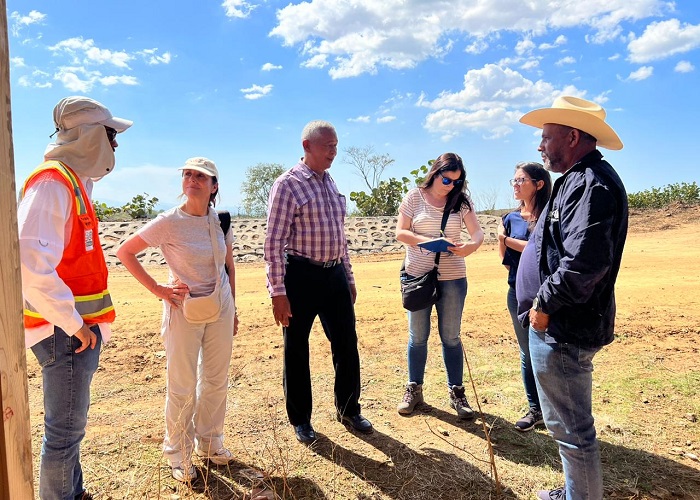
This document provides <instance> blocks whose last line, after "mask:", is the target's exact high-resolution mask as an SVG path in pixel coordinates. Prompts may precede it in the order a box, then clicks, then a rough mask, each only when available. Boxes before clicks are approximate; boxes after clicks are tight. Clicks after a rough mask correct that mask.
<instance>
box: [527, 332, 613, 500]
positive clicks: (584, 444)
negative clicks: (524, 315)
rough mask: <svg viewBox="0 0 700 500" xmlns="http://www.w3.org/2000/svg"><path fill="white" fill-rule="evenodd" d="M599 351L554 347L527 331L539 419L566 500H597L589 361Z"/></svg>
mask: <svg viewBox="0 0 700 500" xmlns="http://www.w3.org/2000/svg"><path fill="white" fill-rule="evenodd" d="M599 350H600V347H595V348H582V347H576V346H575V345H572V344H558V343H556V342H555V341H554V339H552V338H551V337H550V336H549V335H547V334H546V333H545V332H539V331H537V330H535V329H534V328H532V327H530V358H531V359H532V367H533V369H534V371H535V380H536V381H537V390H538V392H539V395H540V403H541V405H542V415H543V417H544V423H545V425H546V426H547V430H548V431H549V433H550V434H551V435H552V437H553V438H554V440H555V441H556V442H557V444H558V445H559V455H560V456H561V463H562V468H563V469H564V479H565V480H566V499H567V500H580V499H581V500H583V499H585V500H599V499H602V498H603V471H602V465H601V461H600V449H599V447H598V441H597V439H596V431H595V426H594V421H593V411H592V406H593V404H592V401H591V398H592V390H593V357H594V356H595V355H596V353H597V352H598V351H599Z"/></svg>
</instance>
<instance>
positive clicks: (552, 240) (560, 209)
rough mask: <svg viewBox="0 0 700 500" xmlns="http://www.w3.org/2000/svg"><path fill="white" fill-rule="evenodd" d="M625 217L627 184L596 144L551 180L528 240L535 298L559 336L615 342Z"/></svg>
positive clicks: (588, 342) (583, 343) (585, 343)
mask: <svg viewBox="0 0 700 500" xmlns="http://www.w3.org/2000/svg"><path fill="white" fill-rule="evenodd" d="M627 218H628V208H627V193H626V192H625V187H624V186H623V184H622V181H621V180H620V177H619V176H618V175H617V172H615V170H614V169H613V168H612V166H611V165H610V164H609V163H608V162H607V161H605V160H603V155H602V154H601V153H600V152H599V151H597V150H596V151H592V152H591V153H589V154H587V155H586V156H584V157H583V158H582V159H581V160H580V161H579V162H578V163H576V164H575V165H574V166H573V167H571V168H570V169H569V170H568V171H567V172H566V173H565V174H564V175H562V176H561V177H560V178H559V179H557V180H556V182H555V183H554V187H553V190H552V197H551V199H550V201H549V203H548V204H547V207H546V208H545V210H544V211H543V213H542V214H541V216H540V218H539V221H538V224H537V227H536V228H535V231H534V233H533V236H532V239H531V241H530V243H534V244H535V245H536V248H537V262H539V269H540V282H541V283H542V284H541V286H540V290H539V293H538V297H539V300H540V301H541V303H542V310H543V312H545V313H547V314H549V315H550V318H549V328H548V333H549V334H550V335H551V336H552V337H553V338H554V339H556V340H557V342H560V343H571V344H575V345H578V346H580V347H598V346H603V345H606V344H609V343H610V342H612V341H613V337H614V335H613V330H614V324H615V290H614V289H615V280H616V279H617V274H618V271H619V270H620V261H621V259H622V250H623V248H624V245H625V239H626V237H627Z"/></svg>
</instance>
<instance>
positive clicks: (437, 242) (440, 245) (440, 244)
mask: <svg viewBox="0 0 700 500" xmlns="http://www.w3.org/2000/svg"><path fill="white" fill-rule="evenodd" d="M418 246H419V247H421V248H423V249H424V250H428V251H429V252H435V253H437V252H447V247H453V246H454V244H453V243H451V242H450V241H449V240H446V239H445V238H435V239H434V240H428V241H424V242H422V243H418Z"/></svg>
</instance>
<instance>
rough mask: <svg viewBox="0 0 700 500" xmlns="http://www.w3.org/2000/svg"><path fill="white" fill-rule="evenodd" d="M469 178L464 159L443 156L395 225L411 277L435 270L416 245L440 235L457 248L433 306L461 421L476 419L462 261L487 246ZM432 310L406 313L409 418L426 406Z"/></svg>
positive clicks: (404, 405)
mask: <svg viewBox="0 0 700 500" xmlns="http://www.w3.org/2000/svg"><path fill="white" fill-rule="evenodd" d="M466 177H467V173H466V171H465V170H464V165H463V163H462V159H461V158H460V157H459V156H458V155H456V154H454V153H445V154H442V155H440V156H438V157H437V159H436V160H435V161H434V162H433V164H432V166H431V168H430V171H429V172H428V175H427V176H426V177H425V180H424V181H423V183H422V184H421V185H420V186H419V187H417V188H414V189H412V190H411V191H409V192H408V193H407V194H406V196H405V197H404V199H403V201H402V202H401V206H400V207H399V216H398V220H397V223H396V239H397V240H399V241H400V242H402V243H404V244H405V246H406V259H405V267H406V273H407V274H408V275H409V276H421V275H423V274H425V273H427V272H428V271H430V270H431V269H432V268H433V266H434V265H435V254H434V253H432V252H428V251H426V250H422V249H421V248H420V247H418V243H421V242H424V241H428V240H431V239H434V238H438V237H441V236H444V237H445V238H446V239H448V240H449V241H451V242H452V243H454V246H450V247H448V251H447V252H443V253H442V255H441V256H440V262H439V265H438V272H439V277H438V280H439V281H438V289H439V292H440V300H439V301H438V302H437V303H436V304H435V310H436V312H437V317H438V333H439V334H440V341H441V342H442V357H443V360H444V363H445V370H446V371H447V388H448V393H449V401H450V407H452V408H453V409H454V410H455V411H456V412H457V415H458V416H459V418H462V419H469V418H473V417H474V412H473V411H472V409H471V407H470V406H469V403H468V402H467V398H466V396H465V393H464V385H463V383H462V376H463V371H464V359H463V357H462V340H461V337H460V325H461V323H462V310H463V309H464V301H465V299H466V297H467V269H466V265H465V263H464V258H465V257H466V256H467V255H470V254H471V253H473V252H475V251H476V249H477V248H479V246H481V243H482V242H483V241H484V232H483V230H482V229H481V226H480V225H479V221H478V220H477V218H476V214H475V213H474V204H473V203H472V201H471V199H470V195H469V191H468V189H467V186H466ZM445 211H447V212H448V213H449V217H448V219H447V223H446V225H445V231H444V234H441V233H440V226H441V223H442V218H443V214H444V213H445ZM463 227H466V228H467V232H468V233H469V236H470V241H466V242H463V241H462V237H461V236H462V228H463ZM431 311H432V306H430V307H427V308H425V309H422V310H420V311H415V312H411V311H409V312H408V383H407V384H406V388H405V391H404V395H403V398H402V400H401V402H400V403H399V405H398V407H397V409H398V412H399V413H400V414H402V415H409V414H411V413H412V412H413V410H414V409H415V407H416V405H418V404H420V403H423V376H424V373H425V364H426V360H427V357H428V336H429V335H430V314H431Z"/></svg>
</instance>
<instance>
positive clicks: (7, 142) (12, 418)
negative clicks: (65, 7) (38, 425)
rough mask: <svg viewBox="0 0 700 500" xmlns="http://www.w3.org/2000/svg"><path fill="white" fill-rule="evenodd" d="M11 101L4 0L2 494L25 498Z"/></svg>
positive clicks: (27, 457) (0, 106) (29, 480)
mask: <svg viewBox="0 0 700 500" xmlns="http://www.w3.org/2000/svg"><path fill="white" fill-rule="evenodd" d="M10 103H11V100H10V54H9V47H8V32H7V5H6V0H0V214H2V215H1V216H0V283H2V286H0V388H1V389H0V415H2V420H3V422H2V423H3V426H2V433H0V499H2V500H5V499H8V500H15V499H16V500H26V499H28V498H34V486H33V474H32V446H31V427H30V425H29V400H28V398H27V359H26V351H25V348H24V326H23V324H22V288H21V274H20V268H19V239H18V236H17V201H16V200H17V195H16V192H15V166H14V150H13V146H12V112H11V106H10Z"/></svg>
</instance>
